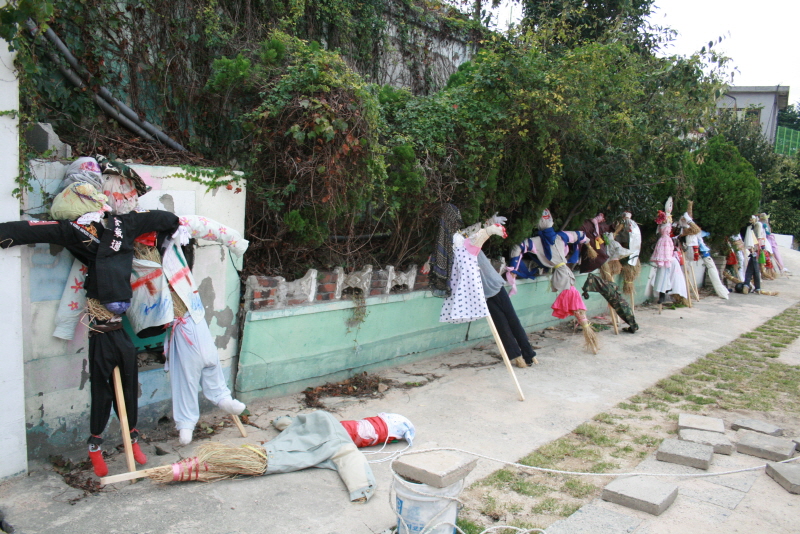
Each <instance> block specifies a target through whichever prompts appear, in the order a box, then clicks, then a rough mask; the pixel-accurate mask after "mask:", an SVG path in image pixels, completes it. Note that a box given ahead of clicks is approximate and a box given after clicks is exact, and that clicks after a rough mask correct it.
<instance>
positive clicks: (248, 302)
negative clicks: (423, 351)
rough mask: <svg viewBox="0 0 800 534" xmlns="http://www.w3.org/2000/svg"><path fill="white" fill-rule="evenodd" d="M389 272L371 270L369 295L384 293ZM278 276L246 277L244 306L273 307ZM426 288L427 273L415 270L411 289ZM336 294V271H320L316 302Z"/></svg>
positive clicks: (301, 302)
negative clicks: (415, 276)
mask: <svg viewBox="0 0 800 534" xmlns="http://www.w3.org/2000/svg"><path fill="white" fill-rule="evenodd" d="M388 277H389V273H388V272H387V271H385V270H383V269H381V270H379V271H373V272H372V283H371V286H370V292H369V294H370V296H375V295H384V294H386V282H387V279H388ZM278 281H279V277H275V276H250V277H249V278H248V279H247V288H246V293H245V307H246V309H247V310H250V311H255V310H262V309H266V308H274V307H275V305H276V302H275V295H276V293H277V291H278ZM427 289H428V275H426V274H422V273H421V272H419V271H417V279H416V281H415V282H414V288H413V291H425V290H427ZM335 295H336V273H335V272H332V271H320V273H319V275H318V277H317V295H316V301H317V302H327V301H332V300H334V297H335ZM306 304H307V302H306V301H305V300H304V299H289V301H288V302H287V303H286V305H287V306H302V305H306Z"/></svg>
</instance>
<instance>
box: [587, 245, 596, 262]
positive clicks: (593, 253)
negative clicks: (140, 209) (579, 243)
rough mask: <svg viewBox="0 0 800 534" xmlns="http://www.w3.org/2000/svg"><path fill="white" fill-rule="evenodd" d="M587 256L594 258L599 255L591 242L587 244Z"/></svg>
mask: <svg viewBox="0 0 800 534" xmlns="http://www.w3.org/2000/svg"><path fill="white" fill-rule="evenodd" d="M586 257H587V258H588V259H590V260H593V259H595V258H596V257H597V251H596V250H595V249H594V247H593V246H592V244H591V243H587V244H586Z"/></svg>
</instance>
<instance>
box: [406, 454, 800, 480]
mask: <svg viewBox="0 0 800 534" xmlns="http://www.w3.org/2000/svg"><path fill="white" fill-rule="evenodd" d="M434 451H454V452H463V453H464V454H469V455H472V456H476V457H478V458H483V459H484V460H489V461H492V462H498V463H501V464H506V465H511V466H514V467H518V468H520V469H533V470H534V471H543V472H545V473H557V474H559V475H575V476H592V477H631V476H645V477H674V478H703V477H716V476H722V475H733V474H736V473H745V472H747V471H757V470H759V469H764V468H765V467H766V466H767V464H764V465H759V466H755V467H746V468H744V469H736V470H733V471H720V472H717V473H686V474H675V473H637V472H633V473H586V472H583V471H561V470H559V469H548V468H546V467H537V466H533V465H525V464H518V463H516V462H508V461H506V460H500V459H498V458H492V457H491V456H486V455H483V454H478V453H477V452H471V451H465V450H463V449H456V448H454V447H437V448H435V449H422V450H419V451H408V452H404V453H402V454H400V455H398V457H400V456H405V455H406V454H421V453H423V452H434ZM796 460H800V456H796V457H794V458H789V459H788V460H783V461H782V462H775V463H778V464H786V463H790V462H794V461H796Z"/></svg>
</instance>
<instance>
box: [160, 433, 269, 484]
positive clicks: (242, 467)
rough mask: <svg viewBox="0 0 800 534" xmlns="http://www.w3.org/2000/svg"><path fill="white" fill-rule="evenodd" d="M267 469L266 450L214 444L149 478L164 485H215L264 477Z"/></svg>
mask: <svg viewBox="0 0 800 534" xmlns="http://www.w3.org/2000/svg"><path fill="white" fill-rule="evenodd" d="M266 470H267V455H266V453H265V452H264V450H263V449H261V448H259V447H256V446H253V445H242V446H241V447H234V446H232V445H225V444H222V443H215V442H210V443H204V444H203V445H200V446H199V447H198V448H197V456H195V457H193V458H186V459H185V460H181V461H180V462H178V463H174V464H172V465H165V466H164V467H157V468H155V469H152V470H148V471H150V472H149V473H148V474H147V476H148V478H150V479H151V480H153V481H154V482H158V483H161V484H164V483H167V482H189V481H194V480H198V481H200V482H214V481H216V480H224V479H226V478H233V477H235V476H238V475H247V476H261V475H263V474H264V472H265V471H266Z"/></svg>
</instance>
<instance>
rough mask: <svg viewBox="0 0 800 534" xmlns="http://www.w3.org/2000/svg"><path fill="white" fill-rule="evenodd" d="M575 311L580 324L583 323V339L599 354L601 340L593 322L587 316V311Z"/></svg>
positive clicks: (594, 352) (590, 348) (587, 345)
mask: <svg viewBox="0 0 800 534" xmlns="http://www.w3.org/2000/svg"><path fill="white" fill-rule="evenodd" d="M573 313H574V315H575V318H576V319H577V320H578V324H580V325H581V330H583V341H584V343H585V346H586V348H587V349H588V350H590V351H592V353H593V354H597V351H598V350H600V340H599V339H598V338H597V332H595V330H594V328H592V323H590V322H589V320H588V319H587V318H586V312H585V311H584V310H575V311H574V312H573Z"/></svg>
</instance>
